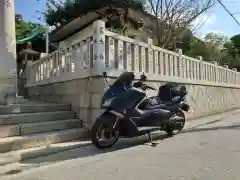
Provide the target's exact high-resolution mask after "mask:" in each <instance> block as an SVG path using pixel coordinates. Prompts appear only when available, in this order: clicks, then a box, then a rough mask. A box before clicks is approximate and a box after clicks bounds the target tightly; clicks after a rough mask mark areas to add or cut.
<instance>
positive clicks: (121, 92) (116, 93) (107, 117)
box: [91, 72, 189, 149]
mask: <svg viewBox="0 0 240 180" xmlns="http://www.w3.org/2000/svg"><path fill="white" fill-rule="evenodd" d="M103 77H104V79H105V81H106V83H107V84H108V86H109V88H108V89H107V91H106V92H105V93H104V95H103V97H102V100H101V108H103V109H105V111H104V112H103V113H102V114H101V115H100V116H99V117H98V118H97V120H96V121H95V123H94V124H93V126H92V129H91V141H92V143H93V145H95V146H96V147H97V148H99V149H102V148H109V147H111V146H113V145H114V144H115V143H116V142H117V140H118V139H119V137H124V138H132V137H136V136H141V135H145V134H148V137H149V140H150V142H151V144H152V146H156V144H157V143H154V142H153V140H152V137H151V134H150V133H151V132H153V131H156V130H161V131H165V132H167V134H168V135H169V136H173V135H175V134H177V133H179V132H180V131H182V129H183V128H184V125H185V114H184V112H183V111H188V110H189V105H188V104H187V102H186V101H185V99H184V97H185V96H186V94H187V93H186V92H183V93H182V94H181V95H180V96H179V98H178V99H177V100H175V101H172V102H171V104H169V103H159V101H157V103H154V104H152V99H153V98H156V97H151V98H149V97H147V96H146V91H147V90H156V89H155V88H153V87H151V86H148V85H146V84H144V82H145V81H146V79H147V77H146V76H145V75H144V74H142V75H141V78H140V80H139V81H137V82H135V83H133V81H134V80H135V75H134V73H133V72H125V73H123V74H121V75H120V76H119V77H118V79H117V80H116V81H115V82H114V83H113V84H112V85H109V83H108V81H107V73H106V72H104V73H103ZM160 94H161V93H160Z"/></svg>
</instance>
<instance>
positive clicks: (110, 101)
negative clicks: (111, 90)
mask: <svg viewBox="0 0 240 180" xmlns="http://www.w3.org/2000/svg"><path fill="white" fill-rule="evenodd" d="M114 99H115V97H114V98H110V99H107V100H105V101H104V102H103V104H102V106H103V107H108V106H110V105H111V103H112V102H113V100H114Z"/></svg>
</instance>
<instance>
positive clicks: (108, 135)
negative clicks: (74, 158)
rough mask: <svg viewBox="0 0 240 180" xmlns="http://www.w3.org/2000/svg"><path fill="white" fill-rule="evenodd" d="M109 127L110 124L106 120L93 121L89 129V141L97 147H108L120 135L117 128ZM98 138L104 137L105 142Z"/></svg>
mask: <svg viewBox="0 0 240 180" xmlns="http://www.w3.org/2000/svg"><path fill="white" fill-rule="evenodd" d="M109 121H111V120H109ZM111 127H112V124H111V123H110V124H109V123H108V121H101V120H97V121H96V122H95V123H94V125H93V127H92V130H91V141H92V144H93V145H94V146H95V147H97V148H98V149H105V148H110V147H112V146H113V145H114V144H115V143H116V142H117V140H118V139H119V136H120V133H119V128H118V127H116V128H115V129H113V128H111ZM100 139H105V142H104V141H100Z"/></svg>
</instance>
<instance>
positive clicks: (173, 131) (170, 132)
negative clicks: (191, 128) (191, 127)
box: [165, 110, 186, 137]
mask: <svg viewBox="0 0 240 180" xmlns="http://www.w3.org/2000/svg"><path fill="white" fill-rule="evenodd" d="M176 115H177V116H180V117H182V118H184V120H183V123H182V125H181V127H180V128H179V129H173V128H172V127H171V125H169V126H167V128H166V130H165V131H166V133H167V134H168V136H170V137H171V136H174V135H176V134H178V133H180V132H181V131H182V130H183V128H184V126H185V122H186V119H185V114H184V112H183V111H181V110H180V111H178V112H177V113H176V114H174V116H176Z"/></svg>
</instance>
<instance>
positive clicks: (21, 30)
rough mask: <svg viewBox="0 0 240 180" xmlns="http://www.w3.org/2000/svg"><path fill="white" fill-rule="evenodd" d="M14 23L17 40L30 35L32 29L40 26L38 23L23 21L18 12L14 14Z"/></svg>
mask: <svg viewBox="0 0 240 180" xmlns="http://www.w3.org/2000/svg"><path fill="white" fill-rule="evenodd" d="M15 24H16V39H17V40H20V39H23V38H26V37H28V36H30V35H31V34H32V31H33V30H35V29H36V28H40V27H42V25H40V24H36V23H31V22H25V21H24V20H23V18H22V15H20V14H16V15H15Z"/></svg>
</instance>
